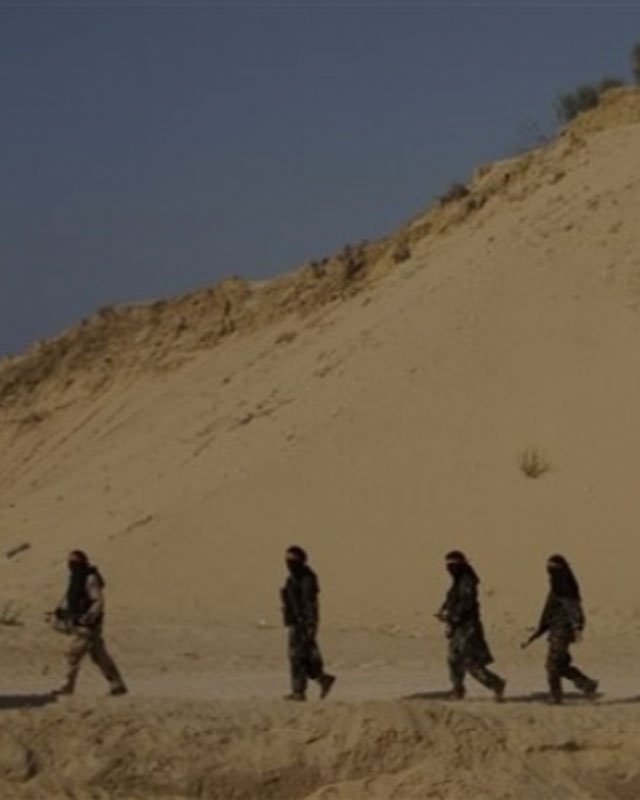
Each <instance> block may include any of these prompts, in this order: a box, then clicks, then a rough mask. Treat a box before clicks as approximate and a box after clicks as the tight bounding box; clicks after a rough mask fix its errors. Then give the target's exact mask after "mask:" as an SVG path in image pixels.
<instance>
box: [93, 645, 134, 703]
mask: <svg viewBox="0 0 640 800" xmlns="http://www.w3.org/2000/svg"><path fill="white" fill-rule="evenodd" d="M89 655H90V657H91V660H92V661H93V663H94V664H96V666H97V667H98V669H99V670H100V672H101V673H102V674H103V675H104V677H105V679H106V680H107V681H108V683H109V685H110V687H111V693H112V694H125V692H126V691H127V687H126V685H125V682H124V680H123V679H122V675H121V674H120V670H119V669H118V667H117V666H116V663H115V661H114V660H113V659H112V658H111V656H110V655H109V652H108V651H107V648H106V645H105V643H104V639H103V638H102V634H101V633H100V632H96V633H95V634H93V635H92V637H91V641H90V645H89Z"/></svg>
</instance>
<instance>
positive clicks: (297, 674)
mask: <svg viewBox="0 0 640 800" xmlns="http://www.w3.org/2000/svg"><path fill="white" fill-rule="evenodd" d="M288 655H289V671H290V674H291V694H290V695H287V699H288V700H305V699H306V692H307V666H306V663H305V661H306V654H305V648H304V638H303V635H302V632H301V631H300V630H298V629H297V628H295V627H293V626H292V627H290V628H289V646H288Z"/></svg>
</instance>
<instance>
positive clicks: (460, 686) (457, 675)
mask: <svg viewBox="0 0 640 800" xmlns="http://www.w3.org/2000/svg"><path fill="white" fill-rule="evenodd" d="M492 661H493V657H492V655H491V651H490V650H489V648H488V646H487V643H486V641H485V638H484V632H483V630H482V626H481V625H480V623H477V624H472V625H464V626H461V627H460V628H456V629H454V630H453V631H451V635H450V637H449V648H448V653H447V662H448V665H449V677H450V679H451V683H452V685H453V691H454V692H455V693H456V694H457V695H459V696H462V695H464V679H465V676H466V675H467V673H468V674H469V675H471V676H472V677H473V678H475V679H476V680H477V681H478V683H481V684H482V685H483V686H486V688H487V689H491V691H493V692H496V691H499V690H501V689H502V688H503V687H504V681H503V679H502V678H501V677H500V676H499V675H496V673H495V672H492V671H491V670H490V669H488V668H487V665H488V664H491V662H492Z"/></svg>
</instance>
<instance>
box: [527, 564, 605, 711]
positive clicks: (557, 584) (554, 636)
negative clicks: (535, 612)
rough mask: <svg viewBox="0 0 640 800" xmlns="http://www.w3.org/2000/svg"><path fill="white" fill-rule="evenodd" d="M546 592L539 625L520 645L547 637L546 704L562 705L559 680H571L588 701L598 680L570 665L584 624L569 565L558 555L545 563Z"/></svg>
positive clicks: (577, 590) (576, 585)
mask: <svg viewBox="0 0 640 800" xmlns="http://www.w3.org/2000/svg"><path fill="white" fill-rule="evenodd" d="M547 573H548V575H549V582H550V591H549V594H548V596H547V600H546V603H545V605H544V608H543V610H542V614H541V616H540V622H539V624H538V627H537V628H536V629H535V631H534V632H533V633H532V634H531V636H530V637H529V638H528V639H527V640H526V642H523V644H522V645H521V646H522V648H525V647H528V646H529V645H530V644H531V643H532V642H534V641H535V640H536V639H539V638H540V637H541V636H544V634H545V633H546V634H548V640H549V650H548V653H547V660H546V664H545V668H546V672H547V682H548V685H549V692H550V701H551V702H552V703H556V704H559V703H562V701H563V699H564V696H563V691H562V679H563V678H566V679H567V680H570V681H572V683H573V684H574V685H575V687H576V688H577V689H579V690H580V691H581V692H584V694H585V695H586V696H587V697H589V698H594V697H595V695H596V693H597V691H598V681H596V680H593V679H592V678H589V677H587V676H586V675H585V674H584V673H583V672H581V671H580V670H579V669H578V668H577V667H575V666H574V665H573V664H572V659H571V654H570V652H569V648H570V646H571V645H572V644H574V643H576V642H579V641H580V640H581V639H582V632H583V630H584V625H585V617H584V612H583V610H582V601H581V597H580V587H579V586H578V581H577V580H576V577H575V575H574V574H573V571H572V569H571V567H570V566H569V562H568V561H567V560H566V558H564V556H561V555H557V554H556V555H552V556H550V557H549V559H548V560H547Z"/></svg>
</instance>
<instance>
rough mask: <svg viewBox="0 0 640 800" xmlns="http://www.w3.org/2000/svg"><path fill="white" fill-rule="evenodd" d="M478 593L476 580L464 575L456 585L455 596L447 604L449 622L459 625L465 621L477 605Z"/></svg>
mask: <svg viewBox="0 0 640 800" xmlns="http://www.w3.org/2000/svg"><path fill="white" fill-rule="evenodd" d="M477 602H478V593H477V589H476V584H475V581H473V580H471V579H470V578H468V577H463V578H462V579H461V580H460V581H459V583H458V586H457V587H456V592H455V596H454V597H452V598H451V600H450V601H449V603H448V604H447V605H448V607H447V622H448V623H449V624H450V625H459V624H460V623H461V622H464V620H465V619H467V618H468V617H469V616H470V614H471V613H472V612H473V610H474V609H475V607H476V604H477Z"/></svg>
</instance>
